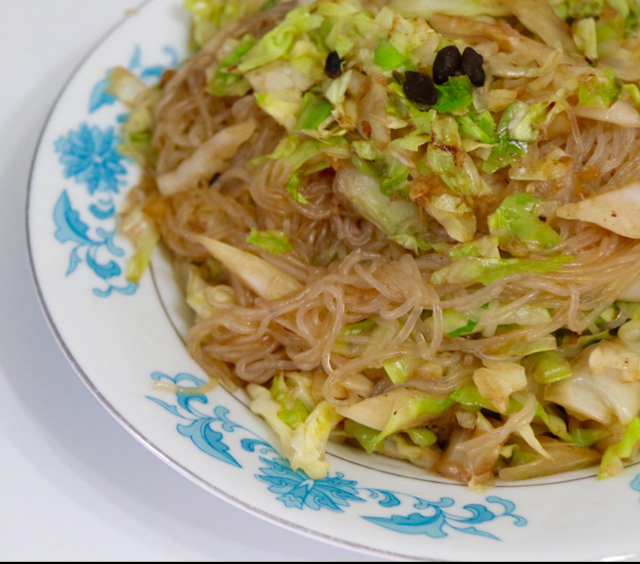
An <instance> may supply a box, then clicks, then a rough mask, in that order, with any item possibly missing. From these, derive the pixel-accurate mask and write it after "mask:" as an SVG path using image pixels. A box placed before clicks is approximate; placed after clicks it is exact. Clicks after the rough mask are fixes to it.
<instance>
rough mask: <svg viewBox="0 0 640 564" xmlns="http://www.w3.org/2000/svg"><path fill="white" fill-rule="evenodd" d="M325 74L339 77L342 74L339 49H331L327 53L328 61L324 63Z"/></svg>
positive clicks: (330, 76)
mask: <svg viewBox="0 0 640 564" xmlns="http://www.w3.org/2000/svg"><path fill="white" fill-rule="evenodd" d="M324 74H326V75H327V76H328V77H329V78H338V77H339V76H340V75H341V74H342V59H341V58H340V55H338V52H337V51H331V53H329V55H327V61H326V62H325V64H324Z"/></svg>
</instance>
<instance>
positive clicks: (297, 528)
mask: <svg viewBox="0 0 640 564" xmlns="http://www.w3.org/2000/svg"><path fill="white" fill-rule="evenodd" d="M156 1H159V0H142V1H139V3H138V4H137V5H136V6H135V7H134V8H132V10H133V11H136V12H137V11H141V10H143V9H144V8H145V7H147V6H148V5H150V4H153V3H154V2H156ZM131 17H132V16H131V15H130V14H128V13H125V15H123V16H122V17H121V18H119V19H118V21H117V22H116V23H114V24H113V25H112V26H111V27H110V28H109V29H107V30H106V31H105V32H104V33H103V34H102V35H101V36H100V37H99V38H98V39H97V40H96V41H95V42H94V43H93V44H92V46H91V47H90V48H89V49H88V50H87V51H86V52H85V53H84V54H83V55H82V57H81V58H80V60H79V62H78V63H77V64H76V65H75V66H74V67H73V69H72V70H71V71H70V73H69V75H68V76H67V78H66V79H65V81H64V83H63V85H62V86H61V87H60V89H59V91H58V93H57V94H56V96H55V97H54V99H53V101H52V102H51V104H50V107H49V110H48V112H47V114H46V117H45V118H44V120H43V122H42V126H41V129H40V132H39V134H38V138H37V141H36V144H35V148H34V151H33V156H32V159H31V163H30V167H29V174H28V179H27V194H26V202H25V224H24V225H25V230H26V242H27V256H28V263H29V270H30V273H31V279H32V281H33V284H34V287H35V290H36V295H37V297H38V303H39V305H40V308H41V310H42V312H43V314H44V317H45V319H46V321H47V324H48V326H49V328H50V329H51V332H52V333H53V336H54V338H55V340H56V342H57V344H58V346H59V347H60V349H61V350H62V352H63V354H64V356H65V357H66V359H67V360H68V362H69V364H70V365H71V367H72V368H73V370H74V371H75V372H76V374H77V375H78V376H79V377H80V380H81V381H82V382H83V383H84V384H85V385H86V386H87V388H88V389H89V391H90V392H91V393H92V394H93V396H94V397H95V398H96V399H97V400H98V402H99V403H100V404H101V405H102V406H103V407H104V408H105V409H106V410H107V412H108V413H109V414H110V415H111V416H112V417H113V418H114V419H115V420H116V421H117V422H118V423H119V424H120V425H121V426H122V427H124V428H125V429H126V430H127V431H128V432H129V434H131V435H132V436H133V437H134V438H135V439H136V440H137V441H138V442H140V443H141V444H142V445H144V446H145V447H146V448H147V449H148V450H150V451H151V452H152V453H153V454H154V455H156V456H157V457H158V458H159V459H160V460H162V461H163V462H164V463H166V464H168V465H169V466H170V467H171V468H173V469H174V470H176V471H177V472H179V473H180V474H181V475H182V476H183V477H185V478H187V479H189V480H190V481H191V482H193V483H195V484H197V485H198V486H200V487H201V488H203V489H204V490H206V491H208V492H209V493H211V494H213V495H215V496H216V497H218V498H219V499H222V500H223V501H225V502H227V503H230V504H231V505H233V506H234V507H237V508H239V509H241V510H243V511H246V512H247V513H249V514H250V515H252V516H254V517H258V518H260V519H262V520H264V521H267V522H270V523H272V524H274V525H277V526H279V527H283V528H285V529H286V530H288V531H290V532H294V533H298V534H302V535H304V536H307V537H309V538H313V539H315V540H319V541H322V542H326V543H329V544H331V545H333V546H337V547H340V548H346V549H348V550H352V551H356V552H358V553H362V554H368V555H372V556H377V557H386V558H392V559H396V560H402V561H426V562H436V561H445V562H446V561H455V560H449V559H441V558H439V559H434V558H430V557H413V556H410V555H407V554H402V553H397V552H394V551H387V550H384V549H379V548H371V547H368V546H366V545H365V544H360V543H358V542H352V541H348V540H345V539H343V538H339V537H335V536H332V535H330V534H326V533H323V532H320V531H318V530H314V529H311V528H308V527H306V526H302V525H299V524H297V523H295V522H293V521H291V520H288V519H285V518H283V517H280V516H278V515H275V514H273V513H271V512H269V511H266V510H263V509H260V508H258V507H255V506H253V505H251V504H250V503H248V502H246V501H243V500H241V499H238V498H236V497H235V496H234V495H232V494H230V493H228V492H227V491H225V490H224V489H221V488H220V487H219V486H216V485H214V484H212V483H210V482H209V481H208V480H207V479H205V478H203V477H201V476H199V475H198V474H196V473H195V472H193V471H191V470H189V469H188V468H186V467H185V466H183V465H182V464H181V463H180V462H178V461H177V460H175V459H174V458H172V457H171V456H170V455H168V454H167V453H166V452H164V451H163V450H162V449H161V448H160V447H159V446H158V445H156V444H155V443H154V442H152V441H151V439H149V438H147V437H146V436H145V435H144V434H143V433H142V432H141V431H139V430H138V429H137V428H136V427H135V426H134V425H133V424H132V423H131V422H130V421H129V420H128V419H126V418H125V417H124V416H123V415H122V414H121V413H120V411H118V409H117V408H116V407H115V406H114V405H113V404H112V403H110V402H109V401H108V400H107V399H106V397H105V396H104V395H103V394H102V392H101V391H100V389H99V388H98V387H97V386H96V384H95V383H94V382H93V380H92V379H91V377H90V376H89V375H88V373H87V372H86V371H85V370H84V368H83V367H82V366H81V365H80V363H79V362H78V361H77V360H76V358H75V357H74V355H73V353H72V352H71V350H70V348H69V346H68V345H67V343H66V342H65V340H64V339H63V337H62V334H61V332H60V331H59V329H58V327H57V325H56V322H55V320H54V319H53V316H52V314H51V312H50V310H49V307H48V305H47V302H46V300H45V298H44V293H43V291H42V284H41V282H40V279H39V278H38V271H37V268H36V264H35V261H34V251H33V241H32V236H31V231H32V224H31V222H30V215H31V214H30V212H31V202H32V195H33V190H32V188H33V183H34V172H35V169H36V165H37V163H38V157H39V156H40V152H41V150H42V149H43V140H44V137H45V134H46V133H47V131H48V129H49V125H50V123H51V120H52V118H53V116H54V115H55V114H56V111H57V110H58V108H59V106H60V103H61V101H62V100H63V98H64V96H65V94H66V93H67V91H68V90H69V88H70V87H71V86H72V84H73V82H74V80H75V79H76V78H77V76H78V74H79V73H80V71H81V70H82V69H83V68H84V67H85V65H86V64H87V62H88V60H89V59H90V58H91V56H92V55H93V54H94V53H95V52H96V51H97V50H98V49H99V48H100V47H101V46H102V45H103V44H104V43H105V42H106V41H108V40H109V39H110V38H111V37H112V36H113V35H114V34H115V33H116V32H117V31H118V30H119V29H120V28H121V27H122V26H123V24H124V23H125V22H127V21H128V20H129V19H130V18H131ZM154 284H155V281H154ZM161 301H162V300H161ZM225 393H227V394H228V392H227V391H226V390H225ZM229 395H231V394H229ZM638 463H640V462H638ZM579 479H580V480H582V479H583V478H579ZM539 485H541V486H546V485H548V484H539ZM639 557H640V548H639V549H638V550H637V552H634V553H630V554H625V555H623V556H620V555H617V556H615V555H611V556H603V557H601V558H598V559H596V560H595V561H612V560H617V559H619V558H623V559H624V560H628V559H631V558H639Z"/></svg>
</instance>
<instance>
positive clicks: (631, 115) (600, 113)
mask: <svg viewBox="0 0 640 564" xmlns="http://www.w3.org/2000/svg"><path fill="white" fill-rule="evenodd" d="M573 111H574V113H575V114H576V115H577V116H578V117H581V118H586V119H593V120H595V121H604V122H605V123H613V124H615V125H619V126H621V127H629V128H635V127H640V114H639V113H638V111H637V110H636V109H635V108H634V107H633V106H632V105H631V104H629V103H627V102H625V101H624V100H618V101H617V102H616V103H615V104H613V105H612V106H611V107H610V108H590V107H588V106H576V107H575V108H573Z"/></svg>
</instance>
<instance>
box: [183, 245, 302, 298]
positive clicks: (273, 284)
mask: <svg viewBox="0 0 640 564" xmlns="http://www.w3.org/2000/svg"><path fill="white" fill-rule="evenodd" d="M193 239H194V240H195V241H196V242H198V243H200V244H201V245H202V246H203V247H205V248H206V249H207V250H208V251H209V252H210V253H211V255H212V256H213V258H215V259H217V260H219V261H220V262H221V263H222V265H223V266H224V267H225V268H227V269H228V270H230V271H231V272H232V273H233V274H235V275H236V276H237V277H238V278H240V279H241V280H242V282H243V283H244V284H245V285H246V286H248V287H249V288H250V289H251V290H253V291H254V292H255V293H256V294H258V295H259V296H260V297H261V298H263V299H265V300H278V299H280V298H282V297H284V296H287V295H289V294H292V293H293V292H298V291H300V290H302V288H303V286H302V284H300V282H298V281H297V280H296V279H295V278H293V277H292V276H289V275H288V274H287V273H285V272H282V270H280V269H279V268H278V267H276V266H273V265H272V264H270V263H268V262H267V261H266V260H263V259H261V258H260V257H257V256H255V255H252V254H251V253H247V252H245V251H241V250H240V249H236V248H235V247H232V246H231V245H227V244H225V243H221V242H220V241H216V240H215V239H210V238H209V237H203V236H201V235H198V236H195V237H194V238H193Z"/></svg>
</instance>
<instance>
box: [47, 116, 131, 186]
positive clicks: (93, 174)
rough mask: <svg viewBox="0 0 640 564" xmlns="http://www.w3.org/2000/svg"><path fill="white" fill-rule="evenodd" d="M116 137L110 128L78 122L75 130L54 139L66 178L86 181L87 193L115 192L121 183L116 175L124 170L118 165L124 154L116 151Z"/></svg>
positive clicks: (118, 175) (124, 172)
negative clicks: (77, 127) (78, 126)
mask: <svg viewBox="0 0 640 564" xmlns="http://www.w3.org/2000/svg"><path fill="white" fill-rule="evenodd" d="M118 143H119V141H118V138H117V136H116V134H115V132H114V129H113V127H109V128H107V129H105V130H101V129H100V128H99V127H96V126H93V127H89V126H88V125H87V124H86V123H83V124H81V125H80V128H79V129H78V130H77V131H70V132H69V134H68V135H67V136H66V137H65V136H62V137H60V138H59V139H58V140H57V141H56V142H55V149H56V151H57V152H58V153H60V162H61V163H62V164H63V165H64V175H65V177H66V178H73V179H74V180H75V181H76V182H78V183H86V184H87V188H88V190H89V194H94V193H95V192H96V191H97V192H116V193H117V192H118V186H120V185H122V184H124V181H123V180H122V179H121V178H119V177H121V176H124V175H125V174H126V173H127V170H126V169H125V167H124V166H123V165H122V161H123V160H124V157H123V156H122V155H120V154H119V153H118V152H117V146H118Z"/></svg>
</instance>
